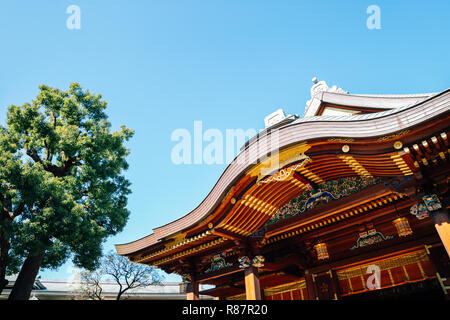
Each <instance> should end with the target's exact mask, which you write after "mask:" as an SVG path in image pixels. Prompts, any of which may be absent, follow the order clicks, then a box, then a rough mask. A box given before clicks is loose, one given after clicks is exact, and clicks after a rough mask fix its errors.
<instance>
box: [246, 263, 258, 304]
mask: <svg viewBox="0 0 450 320" xmlns="http://www.w3.org/2000/svg"><path fill="white" fill-rule="evenodd" d="M245 295H246V299H247V300H261V288H260V286H259V278H258V270H257V269H256V268H255V267H253V266H251V267H249V268H247V269H245Z"/></svg>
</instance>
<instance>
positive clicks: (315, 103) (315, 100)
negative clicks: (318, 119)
mask: <svg viewBox="0 0 450 320" xmlns="http://www.w3.org/2000/svg"><path fill="white" fill-rule="evenodd" d="M312 82H313V83H314V84H313V86H312V87H311V99H310V100H308V101H306V107H305V115H304V116H305V117H306V116H314V114H315V112H316V110H317V108H318V107H319V106H320V102H321V100H322V93H323V92H333V93H342V94H348V93H349V92H348V91H345V90H344V89H342V88H339V87H338V86H336V85H334V86H332V87H331V88H330V87H329V86H328V84H327V83H326V82H325V80H320V81H319V80H318V79H317V77H313V78H312Z"/></svg>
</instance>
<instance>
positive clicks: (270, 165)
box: [116, 78, 450, 300]
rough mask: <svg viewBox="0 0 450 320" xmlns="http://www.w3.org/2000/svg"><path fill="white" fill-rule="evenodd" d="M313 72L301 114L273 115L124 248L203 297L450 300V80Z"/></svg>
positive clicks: (133, 258) (191, 296) (121, 251)
mask: <svg viewBox="0 0 450 320" xmlns="http://www.w3.org/2000/svg"><path fill="white" fill-rule="evenodd" d="M313 82H314V85H313V86H312V88H311V100H309V101H308V102H307V105H306V111H305V114H304V116H303V117H298V116H287V117H286V116H285V115H284V113H283V112H278V113H276V114H273V116H269V117H267V118H266V129H265V130H264V131H262V132H260V133H259V134H258V135H257V136H255V137H253V138H252V139H250V140H249V141H248V142H247V143H246V144H245V145H244V146H243V147H242V149H241V152H240V153H239V155H238V156H237V157H236V158H235V159H234V160H233V162H232V163H231V164H230V165H229V166H228V167H227V168H226V170H225V171H224V172H223V174H222V176H221V177H220V178H219V180H218V181H217V183H216V184H215V186H214V187H213V189H212V190H211V191H210V193H209V194H208V196H207V197H206V198H205V199H204V200H203V201H202V202H201V203H200V205H199V206H198V207H197V208H195V209H194V210H193V211H191V212H189V213H188V214H186V215H185V216H183V217H181V218H179V219H178V220H175V221H173V222H171V223H169V224H167V225H164V226H161V227H158V228H155V229H153V233H152V234H150V235H149V236H147V237H144V238H142V239H139V240H136V241H133V242H131V243H127V244H120V245H116V250H117V252H118V253H119V254H121V255H124V256H127V257H129V259H130V260H131V261H134V262H137V263H144V264H148V265H152V266H156V267H158V268H161V269H162V270H164V271H166V272H168V273H177V274H179V275H181V276H182V277H183V280H184V283H185V285H186V288H187V289H186V290H187V293H188V298H189V299H193V300H195V299H198V296H199V294H205V295H210V296H214V297H217V298H218V299H248V300H259V299H266V300H311V299H313V300H322V299H363V298H366V299H377V298H381V299H382V298H390V297H405V298H414V297H421V296H426V297H428V298H436V299H444V298H447V299H448V298H449V297H450V261H449V255H450V217H449V212H448V208H449V206H450V193H449V178H450V177H449V174H450V165H449V163H450V146H449V137H448V134H449V130H448V129H449V125H450V89H447V90H445V91H443V92H439V93H431V94H414V95H366V94H350V93H348V92H346V91H345V90H343V89H341V88H337V87H336V86H333V87H328V85H327V84H326V82H325V81H317V80H316V79H315V78H314V79H313ZM168 209H169V210H170V208H168ZM199 284H210V285H214V288H212V289H208V290H204V291H201V292H199V289H198V288H199Z"/></svg>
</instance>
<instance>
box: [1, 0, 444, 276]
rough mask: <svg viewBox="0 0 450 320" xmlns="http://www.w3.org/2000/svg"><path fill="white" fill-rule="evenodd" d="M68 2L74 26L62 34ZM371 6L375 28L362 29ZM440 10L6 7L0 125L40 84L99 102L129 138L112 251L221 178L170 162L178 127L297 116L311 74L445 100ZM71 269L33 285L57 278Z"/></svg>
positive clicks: (83, 4)
mask: <svg viewBox="0 0 450 320" xmlns="http://www.w3.org/2000/svg"><path fill="white" fill-rule="evenodd" d="M70 5H77V6H78V7H79V8H80V10H81V16H80V18H81V20H80V22H81V24H80V27H81V28H80V29H68V28H67V24H66V22H67V19H68V18H69V17H70V14H68V13H66V9H67V7H68V6H70ZM370 5H377V6H378V7H379V8H380V10H381V11H380V12H381V16H380V17H381V29H373V30H370V29H368V27H367V25H366V20H367V19H368V17H369V16H370V14H368V13H366V10H367V8H368V7H369V6H370ZM449 12H450V1H448V0H445V1H411V0H408V1H402V0H396V1H392V0H389V1H380V0H371V1H366V0H354V1H351V0H347V1H338V0H333V1H325V0H322V1H300V0H295V1H294V0H292V1H289V0H283V1H275V0H264V1H261V0H220V1H219V0H158V1H156V0H145V1H144V0H142V1H138V0H127V1H123V0H107V1H102V0H95V1H92V0H91V1H88V0H71V1H65V0H45V1H44V0H39V1H36V0H33V1H32V0H29V1H19V0H17V1H13V0H2V1H1V2H0V121H1V122H2V123H3V122H4V120H5V115H6V110H7V107H8V105H10V104H16V105H19V104H23V103H25V102H29V101H31V99H33V98H34V97H36V95H37V93H38V85H40V84H43V83H45V84H47V85H50V86H54V87H58V88H60V89H68V87H69V84H70V83H71V82H72V81H77V82H79V83H80V84H81V86H83V87H84V88H88V89H89V90H90V91H91V92H95V93H101V94H102V95H103V97H104V99H105V100H107V101H108V103H109V106H108V109H107V113H108V114H109V116H110V121H111V122H112V124H113V127H114V128H118V127H119V126H120V125H122V124H125V125H126V126H128V127H129V128H131V129H134V130H135V132H136V133H135V136H134V137H133V139H132V140H131V141H130V142H129V143H128V146H129V148H130V149H131V155H130V156H129V164H130V168H129V170H128V171H127V172H126V176H127V177H128V179H129V180H130V181H131V182H132V191H133V193H132V194H131V195H130V197H129V205H128V208H129V209H130V211H131V215H130V218H129V221H128V224H127V226H126V227H125V229H124V231H123V232H122V233H120V234H119V235H117V236H114V237H111V238H109V239H108V241H107V242H106V243H105V246H104V249H105V251H109V250H112V249H113V245H114V244H116V243H125V242H129V241H133V240H136V239H138V238H141V237H143V236H146V235H148V234H150V233H151V232H152V228H155V227H158V226H161V225H163V224H166V223H168V222H170V221H172V220H174V219H177V218H179V217H181V216H183V215H184V214H186V213H188V212H189V211H190V210H192V209H194V208H195V207H196V206H197V205H198V204H199V203H200V202H201V201H202V200H203V199H204V197H205V196H206V195H207V194H208V193H209V191H210V190H211V188H212V187H213V185H214V184H215V182H216V181H217V179H218V178H219V176H220V175H221V174H222V172H223V170H224V169H225V167H226V165H225V164H222V165H219V164H215V165H206V164H203V165H194V164H192V165H175V164H173V163H172V160H171V150H172V148H173V147H174V145H175V144H176V143H175V142H173V141H171V139H170V138H171V133H172V132H173V131H174V130H175V129H177V128H186V129H188V130H189V131H191V132H192V131H193V123H194V121H195V120H201V121H203V129H204V130H207V129H209V128H217V129H219V130H221V131H222V132H225V130H226V129H237V128H242V129H244V130H246V129H249V128H251V129H256V130H259V129H262V128H263V127H264V117H265V116H266V115H268V114H269V113H271V112H273V111H275V110H276V109H278V108H283V109H284V110H285V112H286V113H288V114H299V115H300V116H301V115H302V114H303V112H304V106H305V102H306V101H307V100H308V99H309V98H310V91H309V90H310V88H311V85H312V82H311V78H312V77H313V76H317V78H318V79H319V80H325V81H327V83H328V85H329V86H331V85H338V86H339V87H342V88H343V89H345V90H347V91H349V92H350V93H372V94H382V93H386V94H402V93H422V92H438V91H442V90H444V89H446V88H448V87H449V84H450V81H449V80H450V66H449V55H450V41H449V31H450V18H449ZM69 266H70V264H69V263H67V264H65V265H64V266H63V267H61V268H60V269H59V270H57V271H51V270H47V271H43V272H41V276H42V277H43V278H54V279H64V278H67V277H68V276H69V273H68V272H67V270H68V267H69ZM178 279H179V278H178V277H174V276H168V277H166V280H168V281H173V280H178Z"/></svg>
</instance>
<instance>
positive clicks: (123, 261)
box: [79, 251, 163, 300]
mask: <svg viewBox="0 0 450 320" xmlns="http://www.w3.org/2000/svg"><path fill="white" fill-rule="evenodd" d="M80 278H81V284H80V289H79V290H80V291H81V292H80V293H81V296H82V297H86V298H88V299H92V300H102V299H104V296H102V287H101V281H113V282H116V283H117V284H118V287H119V291H118V292H117V296H116V300H120V299H123V297H124V295H125V294H126V293H129V290H133V289H137V288H145V287H148V286H150V285H160V284H161V281H162V280H163V276H162V275H160V274H159V273H158V272H157V270H155V268H153V267H149V266H147V265H144V264H138V263H134V262H130V261H129V260H128V259H127V258H126V257H123V256H120V255H118V254H116V253H114V252H112V251H111V252H109V253H108V254H107V255H106V256H105V257H103V258H102V259H101V264H100V267H99V268H98V269H96V270H94V271H83V272H82V273H81V277H80Z"/></svg>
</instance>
